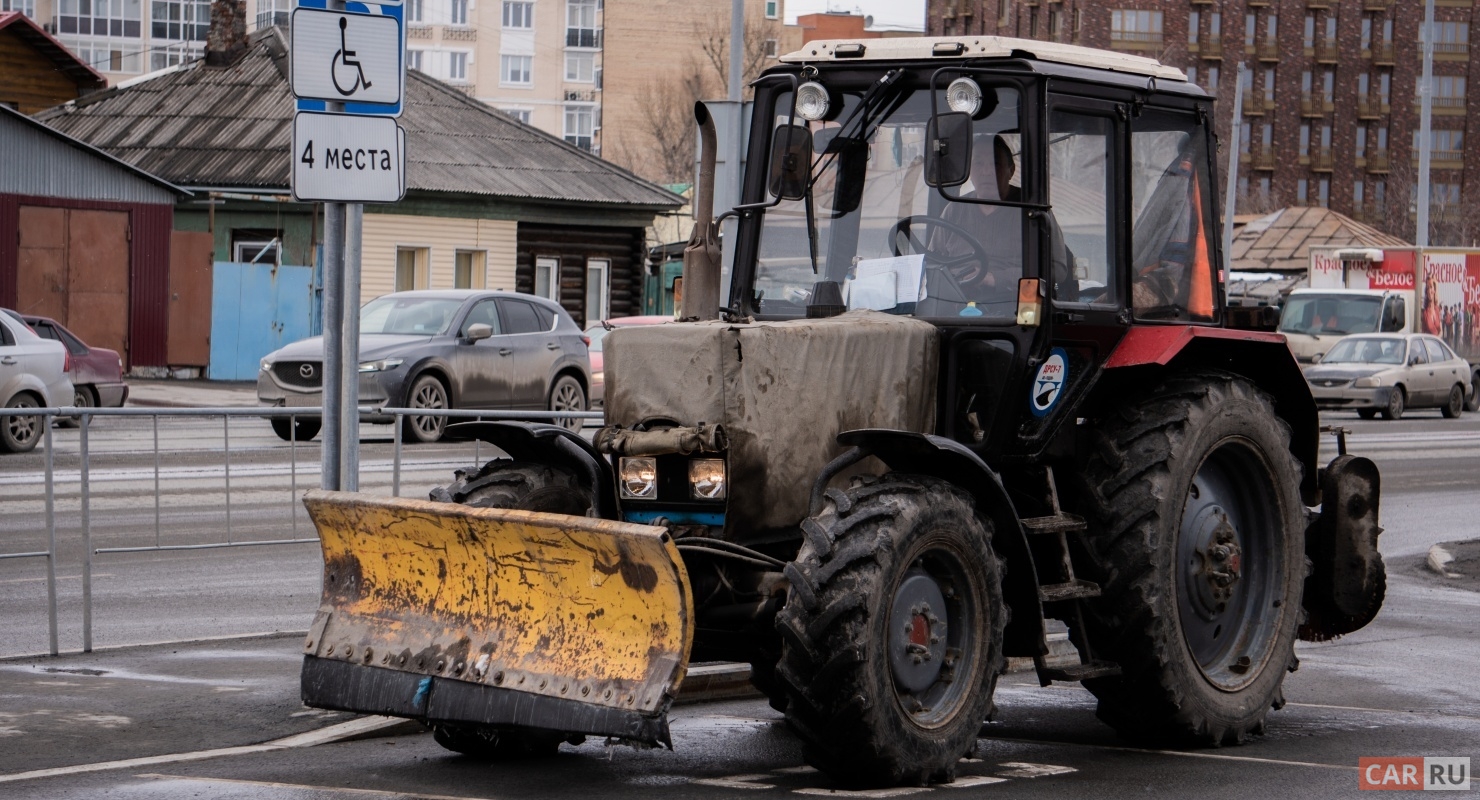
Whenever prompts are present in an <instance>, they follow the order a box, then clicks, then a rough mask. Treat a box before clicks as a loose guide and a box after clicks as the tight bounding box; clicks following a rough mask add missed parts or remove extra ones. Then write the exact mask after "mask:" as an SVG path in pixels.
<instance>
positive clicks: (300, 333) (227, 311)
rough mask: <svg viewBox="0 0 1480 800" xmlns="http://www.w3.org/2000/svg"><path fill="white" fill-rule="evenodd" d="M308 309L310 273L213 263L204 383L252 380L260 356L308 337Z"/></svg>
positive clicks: (310, 311)
mask: <svg viewBox="0 0 1480 800" xmlns="http://www.w3.org/2000/svg"><path fill="white" fill-rule="evenodd" d="M313 306H314V294H313V267H295V266H287V265H284V266H274V265H272V264H240V263H235V262H231V261H218V262H216V265H215V273H214V275H213V277H212V290H211V365H210V372H209V375H210V378H211V379H212V380H218V381H246V380H255V379H256V377H257V369H258V362H259V361H261V359H262V357H263V356H265V355H267V354H268V353H271V352H272V351H274V350H276V349H278V348H279V347H282V346H283V345H285V344H288V343H290V342H296V341H298V340H299V339H304V338H307V337H308V336H310V335H311V333H310V331H311V330H312V326H313V316H314V308H313Z"/></svg>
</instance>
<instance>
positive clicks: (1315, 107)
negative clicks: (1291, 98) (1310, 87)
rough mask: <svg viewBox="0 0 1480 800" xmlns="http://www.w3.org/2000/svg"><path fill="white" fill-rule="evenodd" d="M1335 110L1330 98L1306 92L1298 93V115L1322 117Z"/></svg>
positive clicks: (1334, 104)
mask: <svg viewBox="0 0 1480 800" xmlns="http://www.w3.org/2000/svg"><path fill="white" fill-rule="evenodd" d="M1335 110H1336V103H1334V102H1332V100H1331V98H1329V97H1325V96H1322V95H1316V94H1311V93H1309V92H1306V93H1304V94H1301V95H1300V116H1302V117H1323V116H1325V115H1327V114H1329V113H1331V112H1332V111H1335Z"/></svg>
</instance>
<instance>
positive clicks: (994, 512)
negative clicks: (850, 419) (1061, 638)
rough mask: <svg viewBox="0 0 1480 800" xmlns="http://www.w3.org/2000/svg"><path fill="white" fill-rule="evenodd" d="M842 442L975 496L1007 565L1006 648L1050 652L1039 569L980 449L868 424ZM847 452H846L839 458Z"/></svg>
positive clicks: (825, 473)
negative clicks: (980, 454) (1039, 590)
mask: <svg viewBox="0 0 1480 800" xmlns="http://www.w3.org/2000/svg"><path fill="white" fill-rule="evenodd" d="M838 443H839V444H842V445H846V446H850V447H857V448H859V449H860V450H862V451H863V452H864V453H866V454H867V455H872V456H874V457H875V458H877V459H879V460H880V461H883V462H884V464H885V465H887V466H888V467H889V469H891V470H894V471H896V472H906V473H911V474H914V475H929V476H931V477H935V478H940V479H941V480H945V481H949V482H950V483H952V484H954V485H956V486H959V487H960V488H961V489H963V490H964V491H966V493H967V494H970V495H971V496H972V498H973V499H974V500H975V501H976V507H977V510H978V511H979V512H980V513H981V514H982V516H984V517H986V518H987V519H989V520H991V521H992V527H993V537H992V543H993V544H992V546H993V549H995V550H996V551H997V555H998V556H999V557H1000V558H1002V559H1003V560H1004V561H1005V562H1006V565H1007V568H1006V570H1005V571H1004V572H1003V575H1002V595H1003V599H1004V600H1005V601H1006V603H1007V606H1008V608H1010V609H1012V614H1011V618H1010V619H1009V620H1008V623H1007V631H1006V634H1005V636H1004V638H1003V649H1004V652H1005V653H1006V654H1007V655H1010V656H1028V657H1032V656H1040V655H1047V653H1046V652H1045V651H1044V650H1043V643H1044V641H1045V638H1044V627H1043V604H1042V602H1041V601H1040V600H1039V597H1038V570H1037V569H1036V568H1035V567H1034V566H1033V554H1032V552H1031V551H1030V550H1029V549H1028V537H1027V534H1026V533H1025V532H1024V531H1023V527H1022V525H1021V524H1020V523H1019V522H1018V514H1017V510H1016V509H1015V508H1014V507H1013V504H1012V499H1011V498H1009V497H1008V496H1007V489H1006V488H1004V487H1003V485H1002V479H1001V478H1000V477H998V475H997V473H996V472H994V471H993V470H992V468H991V467H989V466H987V463H986V462H985V461H982V460H981V457H980V456H978V455H977V454H976V453H974V452H972V451H971V450H970V449H968V448H967V447H965V446H964V445H962V444H961V443H959V442H956V441H954V440H951V439H947V438H945V437H943V436H934V435H931V434H924V433H913V432H910V431H896V430H883V429H879V428H868V429H862V430H853V431H845V432H843V433H841V434H839V435H838ZM847 457H848V454H845V455H844V456H842V457H841V458H847ZM830 472H832V470H831V469H830V468H829V469H826V470H824V471H823V476H824V477H823V480H825V479H826V477H827V476H828V475H829V473H830ZM814 494H816V493H815V492H814Z"/></svg>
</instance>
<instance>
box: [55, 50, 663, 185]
mask: <svg viewBox="0 0 1480 800" xmlns="http://www.w3.org/2000/svg"><path fill="white" fill-rule="evenodd" d="M286 50H287V47H286V41H285V38H284V36H283V33H282V32H281V31H280V30H278V29H276V28H273V29H269V30H267V31H263V32H261V33H258V34H256V35H254V36H253V43H252V47H251V48H249V50H248V52H247V54H246V55H245V56H243V57H242V58H241V60H239V61H238V62H237V63H235V64H233V65H232V66H230V67H207V66H206V65H205V62H204V61H194V62H191V63H188V64H185V65H182V66H179V67H173V68H170V69H168V70H163V71H161V72H159V73H157V74H155V75H152V76H145V77H144V78H140V79H136V80H134V81H131V82H129V83H128V84H125V85H120V86H116V87H113V88H112V89H109V90H106V91H103V92H99V93H97V94H95V95H90V96H88V97H85V98H82V99H80V100H76V101H73V102H70V103H67V104H65V105H62V106H58V107H57V108H53V109H49V110H47V111H44V112H42V113H41V114H38V115H37V118H38V119H41V120H43V121H45V122H46V123H47V124H48V125H51V126H53V127H55V128H57V129H58V130H61V131H63V132H65V133H67V134H69V135H71V136H75V137H77V138H79V139H81V140H83V141H85V142H88V143H91V144H93V145H95V146H97V147H99V148H101V149H103V150H105V151H107V152H109V153H112V154H114V155H116V156H117V157H119V158H121V159H123V160H124V161H127V162H129V163H131V164H134V165H135V166H137V167H140V168H141V169H145V170H148V171H150V172H153V173H155V174H157V175H160V176H162V177H164V178H166V179H168V180H170V181H173V182H175V183H179V184H182V185H186V186H199V187H212V188H242V189H265V190H272V191H276V192H284V193H286V192H287V191H288V181H289V166H290V162H289V158H290V153H289V149H290V147H291V139H292V135H293V131H292V125H293V111H294V108H295V104H294V101H293V95H292V92H291V91H290V90H289V86H288V81H287V77H286V75H287V66H288V62H287V53H286ZM405 101H406V102H405V113H404V114H403V115H402V116H401V119H400V124H401V127H403V128H405V129H406V187H407V190H408V191H409V192H437V193H450V194H471V195H485V196H492V197H506V198H515V199H526V200H546V201H561V202H579V203H602V204H614V205H625V206H640V207H644V208H654V209H660V208H676V207H678V206H680V205H682V204H683V198H681V197H679V196H678V195H675V194H673V193H672V192H669V191H668V190H666V189H664V188H662V187H660V186H658V185H656V184H653V183H649V182H647V181H645V180H643V179H641V178H639V177H637V176H636V175H633V174H632V173H630V172H628V171H626V170H624V169H622V168H620V167H618V166H616V165H615V164H612V163H610V162H608V161H603V160H602V159H600V158H597V157H596V156H593V155H591V154H590V153H587V152H585V151H583V150H580V149H578V148H576V147H572V146H571V145H569V144H566V143H565V142H564V141H561V140H560V139H557V138H555V137H553V136H551V135H549V134H547V133H544V132H543V131H540V130H538V129H536V128H533V127H531V126H528V125H524V124H522V123H520V122H518V121H516V120H514V119H513V118H511V117H509V116H508V115H506V114H503V113H501V112H499V111H497V110H496V109H494V108H491V107H489V106H486V105H484V104H482V103H480V102H478V101H477V100H474V99H472V98H470V97H468V96H466V95H464V94H463V93H462V92H459V91H457V90H456V89H454V88H452V87H450V86H447V85H445V84H443V83H441V82H439V81H437V80H435V79H433V78H430V77H428V76H426V75H423V74H421V73H419V72H410V73H408V74H407V76H406V97H405Z"/></svg>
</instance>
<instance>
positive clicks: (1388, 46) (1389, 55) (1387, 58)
mask: <svg viewBox="0 0 1480 800" xmlns="http://www.w3.org/2000/svg"><path fill="white" fill-rule="evenodd" d="M1368 52H1369V54H1370V55H1371V57H1372V63H1373V64H1376V65H1377V66H1379V67H1391V66H1396V65H1397V63H1398V54H1397V49H1396V48H1394V47H1393V43H1392V42H1373V43H1372V49H1371V50H1369V51H1368Z"/></svg>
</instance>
